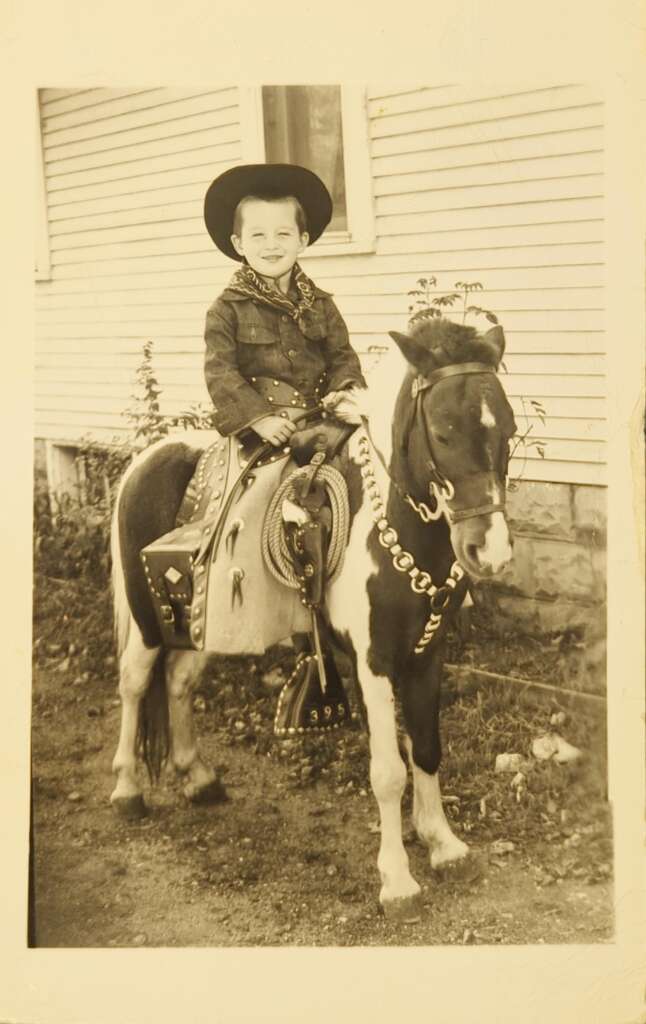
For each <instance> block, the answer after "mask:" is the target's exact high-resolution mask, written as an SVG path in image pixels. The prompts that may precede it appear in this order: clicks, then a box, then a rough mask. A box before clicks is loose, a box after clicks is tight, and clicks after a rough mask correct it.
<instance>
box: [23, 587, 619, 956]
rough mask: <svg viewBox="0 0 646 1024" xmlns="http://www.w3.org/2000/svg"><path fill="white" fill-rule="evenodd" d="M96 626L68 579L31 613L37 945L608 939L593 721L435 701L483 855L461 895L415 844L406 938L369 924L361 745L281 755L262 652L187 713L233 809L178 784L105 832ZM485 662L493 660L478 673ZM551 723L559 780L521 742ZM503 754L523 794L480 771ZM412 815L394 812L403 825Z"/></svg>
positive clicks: (468, 821) (454, 800) (370, 855)
mask: <svg viewBox="0 0 646 1024" xmlns="http://www.w3.org/2000/svg"><path fill="white" fill-rule="evenodd" d="M70 588H73V590H72V589H70ZM92 599H94V600H95V601H98V604H96V605H93V604H92ZM63 608H65V611H64V612H62V609H63ZM105 614H106V612H105V601H104V599H103V598H102V597H97V595H96V594H94V595H92V594H89V593H85V592H84V591H83V587H82V586H80V587H79V585H76V584H74V583H73V582H66V581H54V582H53V583H52V584H51V586H50V587H49V588H45V590H43V591H41V594H40V597H39V600H38V601H37V605H36V616H35V641H36V656H35V670H34V683H33V728H32V745H33V780H34V830H35V880H36V881H35V944H36V945H37V946H41V947H106V946H125V947H130V946H174V947H178V946H179V947H181V946H274V945H280V946H292V945H296V946H375V945H383V946H386V945H432V944H462V943H466V944H472V943H483V944H496V943H498V944H510V943H513V944H520V943H528V944H534V943H568V942H576V943H595V942H605V941H609V940H610V939H611V938H612V933H613V920H612V891H611V890H612V881H611V870H612V868H611V859H612V840H611V830H610V815H609V808H608V805H607V803H606V801H605V761H604V754H603V747H604V742H603V735H604V728H605V726H604V720H603V716H602V715H601V714H599V712H598V711H597V710H596V709H595V708H594V707H590V708H588V707H587V706H586V704H585V703H584V702H582V701H577V702H576V703H575V704H574V705H571V706H568V705H567V704H566V703H564V702H560V703H559V704H555V703H554V702H550V701H546V700H545V699H544V697H541V699H540V700H538V699H537V700H534V699H532V698H531V697H529V698H528V696H527V694H526V693H525V691H523V692H522V693H519V692H517V691H513V692H511V693H510V692H508V690H505V689H504V688H503V687H499V686H493V685H492V686H488V687H487V688H486V690H484V689H482V688H480V689H473V688H471V689H470V688H466V689H463V690H462V691H460V692H458V691H457V690H455V688H453V689H451V687H449V688H448V689H447V698H446V707H445V709H444V712H443V736H444V747H445V760H444V768H443V773H442V777H443V793H444V797H445V805H446V809H447V814H448V815H449V817H450V819H451V821H452V825H453V828H454V830H455V831H456V833H457V834H458V835H460V836H461V837H462V838H464V839H466V841H468V842H469V844H470V845H471V847H472V849H473V850H474V852H475V853H476V854H477V857H476V859H475V863H474V866H473V868H472V869H471V871H470V873H469V874H468V875H467V877H466V878H463V879H461V880H460V879H455V878H444V877H442V876H438V875H436V874H434V873H433V872H432V871H431V869H430V866H429V864H428V855H427V852H426V850H425V848H423V847H422V845H421V844H420V843H419V842H418V841H417V839H416V838H415V837H414V835H413V833H412V831H411V830H410V829H409V831H408V832H407V835H406V843H407V849H408V852H409V856H410V860H411V868H412V872H413V874H414V876H415V877H416V878H417V880H418V881H419V882H420V884H421V885H422V887H423V900H424V914H423V918H422V920H421V922H419V923H416V924H395V923H391V922H388V921H386V920H385V919H384V917H383V915H382V913H381V911H380V909H379V906H378V899H377V897H378V890H379V878H378V873H377V868H376V857H377V849H378V840H379V836H378V825H377V807H376V803H375V801H374V799H373V797H372V795H371V793H370V790H369V786H368V759H367V747H366V737H365V735H364V733H363V731H362V730H361V728H359V727H357V728H355V729H347V730H345V731H344V733H343V734H341V733H336V734H335V735H334V736H318V737H309V738H306V739H304V740H298V741H290V742H287V743H281V742H279V741H277V740H275V739H274V738H273V736H272V731H271V721H272V716H273V713H274V710H275V704H276V699H277V690H276V689H275V687H273V688H272V687H270V686H269V685H268V677H267V671H268V669H271V666H272V664H273V663H274V662H275V660H276V655H275V654H274V655H273V658H272V655H271V654H270V655H269V656H266V657H265V658H264V659H261V660H256V661H252V660H250V659H245V660H238V661H234V660H233V659H227V660H224V659H214V662H213V666H212V669H211V671H210V672H209V673H207V677H206V678H205V680H204V682H203V684H202V686H201V688H200V691H199V692H198V694H197V695H196V697H195V712H196V718H197V726H198V731H199V735H200V741H201V748H202V751H203V752H204V754H205V755H206V757H207V758H208V759H209V760H210V761H211V762H212V763H213V764H215V765H217V766H218V768H219V770H220V772H221V775H222V777H223V780H224V784H225V786H226V790H227V794H228V799H227V800H226V801H224V802H221V803H218V804H215V805H211V806H192V805H189V804H188V803H187V802H186V801H185V799H184V797H183V794H182V792H181V787H180V783H179V781H178V780H175V779H173V778H171V777H170V776H166V777H165V778H164V780H163V782H162V783H161V785H159V786H158V787H156V788H155V789H151V788H150V786H148V785H147V786H146V788H145V796H146V800H147V803H148V805H149V808H150V813H149V814H148V816H147V817H146V818H144V819H142V820H141V821H139V822H133V823H126V822H123V821H121V820H118V819H117V818H116V817H115V816H114V813H113V812H112V810H111V808H110V805H109V800H108V798H109V794H110V790H111V788H112V777H111V771H110V763H111V759H112V756H113V754H114V750H115V747H116V742H117V735H118V726H119V707H118V699H117V693H116V668H115V664H114V658H112V657H111V655H110V654H107V653H106V652H107V651H109V649H110V647H109V645H110V636H109V623H106V620H105ZM472 646H473V645H472ZM475 646H476V647H478V644H477V643H476V645H475ZM467 648H468V645H467ZM464 653H465V652H464V651H463V652H462V654H463V656H464ZM466 656H467V658H469V657H471V655H470V653H469V649H467V651H466ZM281 657H283V658H284V657H285V655H284V654H283V655H281ZM492 659H493V661H494V662H495V652H494V653H492V651H491V650H490V651H489V662H488V663H492ZM287 668H288V666H285V670H287ZM263 679H264V680H265V681H264V682H263ZM559 708H561V709H563V708H565V712H564V713H565V715H566V721H565V724H564V725H563V726H562V729H561V731H562V733H563V735H564V736H565V737H566V738H567V739H568V740H569V741H570V742H572V743H575V744H577V745H578V746H579V747H580V748H581V749H582V750H583V751H584V757H583V758H581V759H580V760H579V761H577V762H576V763H574V764H571V765H557V764H555V763H553V762H534V763H533V762H532V760H531V757H530V756H528V751H529V747H530V746H531V741H532V739H533V738H534V737H535V736H537V735H540V734H541V732H545V731H548V730H549V728H550V726H549V722H550V717H551V715H552V714H553V713H554V711H555V710H558V709H559ZM505 751H520V752H521V753H522V754H523V756H525V757H527V762H526V767H525V774H526V780H525V783H524V786H523V787H522V788H521V791H520V792H519V791H518V789H517V788H514V787H513V785H512V784H511V778H512V776H511V775H507V774H506V775H497V774H495V773H494V771H493V765H494V762H495V754H496V753H497V752H505ZM409 810H410V808H409V806H408V805H405V820H406V821H408V820H409ZM501 844H502V845H501Z"/></svg>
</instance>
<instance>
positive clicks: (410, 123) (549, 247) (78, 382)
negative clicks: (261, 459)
mask: <svg viewBox="0 0 646 1024" xmlns="http://www.w3.org/2000/svg"><path fill="white" fill-rule="evenodd" d="M40 105H41V121H42V137H43V161H44V169H45V182H46V190H47V206H48V220H49V224H48V228H49V239H50V257H51V276H50V279H49V280H47V281H39V282H38V283H37V295H36V338H37V349H36V412H35V417H36V430H37V433H38V435H39V436H43V437H47V438H50V439H52V440H58V441H61V442H68V443H70V442H71V443H73V442H74V441H75V440H77V439H79V438H80V437H83V436H86V435H88V434H92V435H94V436H96V437H97V438H98V439H102V440H105V441H110V440H112V439H114V438H118V437H120V436H124V435H125V432H126V431H127V429H128V422H127V419H126V417H125V416H124V410H127V409H128V408H129V407H130V406H131V405H132V402H133V398H132V395H133V394H134V392H135V391H136V385H135V373H136V369H137V366H138V365H139V363H140V360H141V352H142V345H143V343H144V342H145V341H147V340H152V341H153V343H154V364H155V368H156V372H157V375H158V378H159V381H160V383H161V385H162V388H163V394H162V399H163V407H164V408H165V409H166V410H167V411H168V412H169V413H180V412H182V411H183V410H186V409H187V408H188V407H189V406H190V405H192V404H195V403H204V404H205V405H206V406H208V403H209V399H208V395H207V392H206V388H205V385H204V382H203V375H202V364H203V346H204V342H203V330H204V317H205V313H206V309H207V308H208V306H209V305H210V303H211V302H212V301H213V300H214V298H215V297H216V296H217V294H218V293H219V291H221V289H222V287H223V286H224V285H225V284H226V282H227V280H228V278H229V276H230V274H231V271H232V269H233V266H232V264H231V262H230V261H229V260H227V259H226V258H225V257H223V256H221V254H220V253H219V252H218V251H217V250H216V249H215V248H214V247H213V245H212V244H211V242H210V239H209V238H208V235H207V234H206V232H205V230H204V226H203V223H202V201H203V196H204V191H205V189H206V187H207V186H208V184H209V182H210V181H211V180H212V178H213V177H214V176H215V175H216V174H218V173H220V172H221V171H223V170H225V169H226V168H227V167H230V166H233V165H235V164H236V163H239V162H240V161H241V160H242V159H243V154H244V153H245V150H246V148H247V143H248V141H249V140H248V139H246V138H245V137H244V129H243V117H242V113H241V95H240V92H239V90H238V88H237V87H236V86H235V85H234V86H231V87H225V88H221V89H205V88H201V89H199V88H196V89H194V90H192V91H188V90H177V89H166V88H137V89H135V88H133V89H105V88H89V89H44V90H41V91H40ZM366 110H367V117H368V121H369V124H368V137H369V140H370V141H369V153H370V168H371V175H372V182H371V188H372V195H373V208H374V227H375V235H376V241H375V248H374V251H373V252H367V253H365V254H354V255H343V254H342V253H341V254H339V253H338V252H337V253H336V254H330V255H327V254H325V250H324V246H323V244H319V245H318V246H314V247H313V248H312V249H311V250H309V251H308V252H307V253H306V255H305V256H304V258H303V265H304V266H305V268H306V270H307V271H308V272H309V273H311V274H312V276H313V277H314V279H315V280H316V281H317V282H318V283H319V284H320V285H321V287H323V288H325V289H327V290H328V291H330V292H331V293H332V294H333V295H334V296H335V301H336V302H337V304H338V306H339V308H340V310H341V312H342V314H343V316H344V318H345V319H346V322H347V324H348V328H349V330H350V333H351V337H352V341H353V344H354V346H355V348H356V349H357V351H358V352H359V353H360V355H361V358H362V360H363V362H364V366H365V369H366V372H368V373H369V372H370V368H371V367H372V366H374V365H375V363H376V361H378V360H379V358H380V352H382V351H383V350H384V349H385V348H387V347H388V346H389V345H390V344H392V342H391V341H390V339H389V337H388V332H389V331H390V330H400V331H402V330H406V329H407V321H408V317H409V308H410V307H411V305H412V304H413V303H414V301H415V297H414V296H410V295H409V292H410V291H411V290H413V289H414V288H415V287H416V286H417V282H418V279H419V278H421V277H429V276H431V275H433V276H435V277H436V278H437V282H436V284H435V285H434V286H433V287H432V288H431V290H430V292H429V297H430V298H433V297H437V296H438V295H441V294H442V293H444V292H446V291H449V290H453V289H454V288H455V286H456V282H458V281H468V282H474V281H477V282H480V283H481V284H482V285H483V290H481V291H477V292H474V293H472V295H471V296H470V298H469V302H470V303H472V304H473V305H478V306H481V307H483V308H486V309H491V310H493V311H494V312H495V313H496V315H497V316H498V319H499V320H500V322H501V323H502V324H503V326H504V329H505V335H506V340H507V352H506V356H505V372H503V373H502V375H501V380H502V383H503V385H504V387H505V389H506V390H507V393H508V395H509V397H510V402H511V404H512V407H513V409H514V413H515V416H516V420H517V423H518V426H519V430H520V431H521V432H523V431H524V430H525V429H527V427H529V426H531V436H532V437H535V438H536V439H539V440H542V441H543V442H544V446H545V457H544V458H541V457H540V454H538V452H537V451H536V450H535V449H530V450H529V451H527V453H526V456H527V457H526V460H525V463H524V467H523V470H522V472H523V476H524V477H525V478H527V479H536V480H559V481H569V482H574V483H592V484H594V483H603V482H604V473H605V458H606V455H605V439H606V421H605V415H606V409H605V351H606V345H605V334H604V307H605V294H604V285H605V249H604V237H605V232H604V179H603V170H604V155H603V152H604V132H603V104H602V102H601V99H600V96H599V95H598V94H597V93H596V91H595V90H594V89H592V88H589V87H587V86H584V85H581V84H576V83H573V84H559V83H556V84H555V85H547V86H544V87H541V88H538V89H537V88H534V87H532V86H526V85H525V86H522V85H519V86H518V87H516V88H513V87H510V86H509V85H503V86H496V85H490V86H482V87H478V88H476V87H474V86H468V87H465V86H459V85H446V86H434V87H424V86H420V87H418V88H413V87H409V88H403V87H402V88H399V89H391V88H384V87H382V86H378V85H377V86H375V87H371V88H370V89H368V90H367V102H366ZM352 144H353V142H352V139H349V140H346V145H347V146H348V147H350V146H352ZM451 315H452V316H453V318H454V319H460V312H459V306H456V308H455V310H454V311H452V313H451ZM532 401H535V402H538V403H540V405H541V406H542V407H543V409H544V410H545V422H544V423H543V422H542V421H541V419H540V418H539V417H538V416H537V414H536V410H535V408H534V407H533V406H532V404H531V402H532ZM515 461H516V462H517V463H518V461H519V460H515Z"/></svg>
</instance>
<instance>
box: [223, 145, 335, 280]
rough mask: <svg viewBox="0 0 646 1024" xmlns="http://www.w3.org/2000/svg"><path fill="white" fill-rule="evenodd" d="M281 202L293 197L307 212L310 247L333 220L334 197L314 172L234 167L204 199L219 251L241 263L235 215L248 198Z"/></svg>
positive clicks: (273, 166)
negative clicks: (234, 235) (233, 240)
mask: <svg viewBox="0 0 646 1024" xmlns="http://www.w3.org/2000/svg"><path fill="white" fill-rule="evenodd" d="M253 195H260V196H268V197H272V198H276V199H280V198H282V197H284V196H294V197H295V198H296V199H298V201H299V203H300V204H301V206H302V207H303V210H304V211H305V216H306V218H307V232H308V234H309V240H310V244H311V243H312V242H315V241H316V240H317V238H320V236H321V235H322V234H323V232H324V230H325V228H326V227H327V225H328V224H329V223H330V220H331V219H332V197H331V196H330V193H329V192H328V190H327V188H326V187H325V185H324V184H323V182H322V181H321V179H320V178H319V177H318V175H316V174H314V173H313V171H309V170H308V169H307V168H306V167H299V166H298V165H297V164H242V165H240V166H238V167H231V168H230V169H229V170H228V171H225V172H224V174H221V175H220V176H219V177H218V178H216V179H215V181H213V182H212V183H211V185H210V186H209V188H208V190H207V193H206V196H205V197H204V223H205V224H206V229H207V231H208V233H209V234H210V236H211V238H212V239H213V241H214V242H215V244H216V245H217V247H218V249H219V250H220V252H223V253H224V254H225V256H229V257H230V258H231V259H232V260H238V261H241V260H242V256H240V255H239V254H238V253H237V252H236V251H235V249H234V248H233V245H232V244H231V235H232V233H233V216H234V214H235V211H236V207H237V205H238V203H239V202H240V200H241V199H244V198H245V196H253Z"/></svg>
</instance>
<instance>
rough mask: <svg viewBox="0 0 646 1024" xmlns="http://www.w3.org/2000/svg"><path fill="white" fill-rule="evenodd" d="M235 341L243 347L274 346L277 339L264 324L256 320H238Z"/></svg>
mask: <svg viewBox="0 0 646 1024" xmlns="http://www.w3.org/2000/svg"><path fill="white" fill-rule="evenodd" d="M237 340H238V341H239V342H241V343H242V344H243V345H275V344H276V342H277V341H278V338H277V337H276V335H275V334H274V332H273V331H272V330H271V328H270V327H267V326H266V325H265V324H263V323H260V321H258V320H246V319H245V320H242V319H241V320H240V321H239V323H238V338H237Z"/></svg>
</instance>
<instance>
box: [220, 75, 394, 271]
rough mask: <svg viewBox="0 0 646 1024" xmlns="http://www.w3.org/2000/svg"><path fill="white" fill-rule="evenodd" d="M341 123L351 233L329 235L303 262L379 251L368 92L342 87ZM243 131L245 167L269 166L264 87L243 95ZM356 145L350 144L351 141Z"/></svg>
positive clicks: (241, 95) (247, 90)
mask: <svg viewBox="0 0 646 1024" xmlns="http://www.w3.org/2000/svg"><path fill="white" fill-rule="evenodd" d="M340 88H341V123H342V132H343V139H342V144H343V159H344V166H345V191H346V202H347V215H348V229H347V230H346V231H333V232H331V231H325V232H324V233H323V235H322V236H321V238H319V239H318V241H317V242H316V244H315V246H314V247H313V248H312V249H311V250H310V249H308V250H307V251H306V252H305V253H304V254H303V256H302V257H301V258H302V259H305V260H307V259H309V258H317V257H319V256H342V255H352V254H354V253H370V252H374V251H375V215H374V209H373V200H372V174H371V167H370V149H369V138H368V116H367V102H366V93H365V89H364V88H362V87H361V86H352V85H341V87H340ZM240 127H241V134H242V146H241V149H242V159H243V162H244V163H264V161H265V160H266V155H265V153H266V151H265V130H264V118H263V109H262V86H261V85H258V86H247V87H244V88H242V89H241V90H240ZM349 139H352V140H353V145H351V146H349V145H348V140H349Z"/></svg>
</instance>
